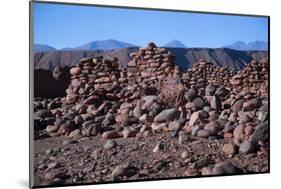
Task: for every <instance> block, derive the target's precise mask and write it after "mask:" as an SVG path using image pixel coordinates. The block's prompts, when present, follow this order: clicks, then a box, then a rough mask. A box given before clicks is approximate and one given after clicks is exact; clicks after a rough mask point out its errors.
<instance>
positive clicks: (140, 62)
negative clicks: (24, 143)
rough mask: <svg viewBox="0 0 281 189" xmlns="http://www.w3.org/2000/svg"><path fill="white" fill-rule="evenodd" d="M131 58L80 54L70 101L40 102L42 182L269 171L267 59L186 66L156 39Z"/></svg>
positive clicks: (37, 127)
mask: <svg viewBox="0 0 281 189" xmlns="http://www.w3.org/2000/svg"><path fill="white" fill-rule="evenodd" d="M131 57H132V60H131V61H130V62H129V63H128V67H127V68H126V69H125V68H122V69H120V68H118V64H117V61H118V60H117V59H116V58H112V59H110V60H109V59H105V58H103V57H94V58H93V57H88V58H83V59H81V60H80V62H79V63H78V64H77V66H74V67H73V68H72V69H70V74H71V83H70V84H69V87H68V89H67V90H66V96H65V97H63V98H60V97H58V98H53V99H43V98H35V99H34V175H35V181H34V183H35V185H36V186H42V185H52V184H62V185H63V184H79V183H93V182H94V183H96V182H107V181H118V180H121V181H123V180H140V179H157V178H171V177H189V176H205V175H233V174H244V173H264V172H269V124H268V118H269V115H268V87H269V86H268V67H269V65H268V62H267V60H263V61H259V62H257V61H252V62H251V63H249V64H248V65H247V66H246V67H245V68H244V69H243V70H241V71H239V72H233V71H231V70H229V69H228V68H225V67H219V66H215V65H213V64H212V63H209V62H206V61H204V60H201V61H200V62H198V63H197V64H195V65H193V67H192V68H191V69H189V70H187V71H182V70H180V69H179V68H178V67H177V66H175V64H174V59H175V56H174V55H173V54H172V53H170V52H168V51H167V50H166V49H164V48H158V47H156V45H155V44H154V43H149V44H148V47H145V48H140V49H139V50H138V51H136V52H133V53H131ZM54 77H55V78H56V79H57V80H59V79H60V77H61V76H60V69H59V68H56V72H55V73H54Z"/></svg>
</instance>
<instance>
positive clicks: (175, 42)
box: [164, 39, 186, 48]
mask: <svg viewBox="0 0 281 189" xmlns="http://www.w3.org/2000/svg"><path fill="white" fill-rule="evenodd" d="M164 47H170V48H186V46H185V45H184V44H183V43H182V42H181V41H179V40H177V39H174V40H172V41H170V42H169V43H167V44H166V45H164Z"/></svg>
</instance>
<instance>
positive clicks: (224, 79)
mask: <svg viewBox="0 0 281 189" xmlns="http://www.w3.org/2000/svg"><path fill="white" fill-rule="evenodd" d="M234 74H235V73H234V72H232V71H230V70H229V69H228V68H224V67H219V66H216V65H214V64H212V63H210V62H206V60H205V59H201V60H200V61H199V62H198V63H195V64H194V65H193V66H192V68H190V69H188V70H187V72H186V73H184V74H183V80H184V83H185V85H186V86H187V88H190V87H196V88H199V89H200V88H201V89H204V88H205V87H206V86H207V85H208V84H213V85H215V86H222V87H230V83H229V79H230V78H232V76H233V75H234Z"/></svg>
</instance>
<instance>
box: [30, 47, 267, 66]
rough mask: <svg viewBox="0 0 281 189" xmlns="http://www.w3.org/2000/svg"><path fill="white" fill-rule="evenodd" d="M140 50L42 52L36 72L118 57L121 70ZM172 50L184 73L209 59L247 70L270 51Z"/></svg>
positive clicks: (222, 64)
mask: <svg viewBox="0 0 281 189" xmlns="http://www.w3.org/2000/svg"><path fill="white" fill-rule="evenodd" d="M137 50H138V47H128V48H122V49H114V50H107V51H102V50H94V51H92V50H91V51H85V50H75V51H54V52H38V53H35V55H34V63H35V69H44V70H52V69H53V68H54V67H55V66H56V65H60V66H61V67H70V66H74V65H75V64H77V62H79V60H80V59H81V58H83V57H88V56H89V57H95V56H104V57H105V58H108V59H112V57H117V58H118V63H119V66H120V67H127V63H128V62H129V61H130V60H131V58H130V56H129V55H130V53H131V52H134V51H137ZM167 50H168V51H171V53H173V54H175V55H176V60H175V63H176V64H177V65H179V67H180V68H181V69H182V70H186V69H188V68H190V67H191V66H192V65H193V64H194V63H196V62H198V61H199V60H200V59H205V60H206V61H208V62H212V63H213V64H215V65H218V66H223V67H229V68H230V69H232V70H240V69H242V68H244V67H245V66H246V65H247V64H248V63H250V62H251V61H252V60H253V59H255V60H261V59H263V58H267V57H268V52H267V51H237V50H233V49H228V48H216V49H210V48H167Z"/></svg>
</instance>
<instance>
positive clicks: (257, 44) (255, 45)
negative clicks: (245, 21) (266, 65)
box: [225, 41, 268, 51]
mask: <svg viewBox="0 0 281 189" xmlns="http://www.w3.org/2000/svg"><path fill="white" fill-rule="evenodd" d="M225 48H229V49H234V50H240V51H248V50H258V51H267V50H268V43H267V42H264V41H253V42H250V43H245V42H243V41H237V42H235V43H232V44H231V45H228V46H225Z"/></svg>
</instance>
